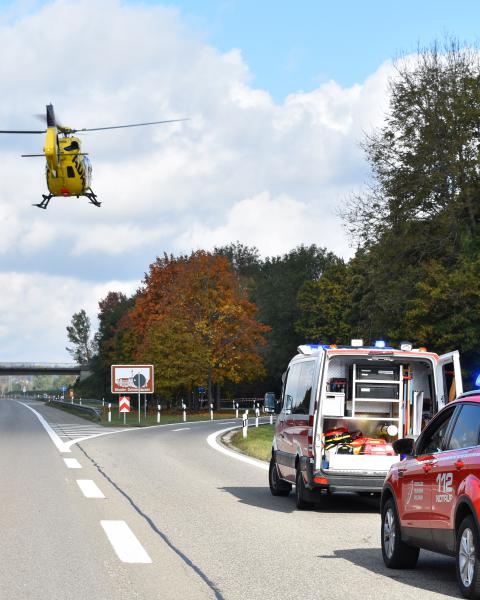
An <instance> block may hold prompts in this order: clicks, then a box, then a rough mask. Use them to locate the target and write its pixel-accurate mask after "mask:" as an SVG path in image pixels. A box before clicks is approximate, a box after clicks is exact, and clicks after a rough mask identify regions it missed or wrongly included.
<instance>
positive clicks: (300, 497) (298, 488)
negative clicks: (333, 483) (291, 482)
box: [295, 470, 313, 510]
mask: <svg viewBox="0 0 480 600" xmlns="http://www.w3.org/2000/svg"><path fill="white" fill-rule="evenodd" d="M306 495H307V493H306V489H305V482H304V480H303V474H302V472H301V471H300V470H297V476H296V478H295V500H296V504H297V508H298V509H299V510H308V509H309V508H312V506H313V502H310V501H309V500H307V499H306Z"/></svg>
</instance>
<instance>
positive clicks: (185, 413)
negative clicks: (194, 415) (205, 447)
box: [182, 403, 187, 423]
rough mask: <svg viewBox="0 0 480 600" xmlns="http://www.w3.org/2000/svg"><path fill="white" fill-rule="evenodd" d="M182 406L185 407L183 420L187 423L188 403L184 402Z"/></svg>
mask: <svg viewBox="0 0 480 600" xmlns="http://www.w3.org/2000/svg"><path fill="white" fill-rule="evenodd" d="M182 408H183V422H184V423H185V421H186V420H187V405H186V404H183V403H182Z"/></svg>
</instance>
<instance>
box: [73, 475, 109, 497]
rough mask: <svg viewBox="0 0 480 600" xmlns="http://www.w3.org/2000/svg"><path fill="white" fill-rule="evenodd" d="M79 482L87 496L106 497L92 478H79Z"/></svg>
mask: <svg viewBox="0 0 480 600" xmlns="http://www.w3.org/2000/svg"><path fill="white" fill-rule="evenodd" d="M77 483H78V487H79V488H80V489H81V490H82V492H83V495H84V496H85V497H86V498H105V496H104V495H103V494H102V492H101V491H100V489H99V488H98V486H97V484H96V483H95V482H94V481H92V480H91V479H77Z"/></svg>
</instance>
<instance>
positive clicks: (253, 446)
mask: <svg viewBox="0 0 480 600" xmlns="http://www.w3.org/2000/svg"><path fill="white" fill-rule="evenodd" d="M273 431H274V426H273V425H260V426H259V427H252V426H250V427H249V428H248V436H247V437H246V438H244V437H243V434H242V430H240V431H237V432H235V433H234V434H233V435H232V437H231V438H230V444H231V445H232V446H235V448H238V450H240V452H243V453H244V454H248V456H253V458H258V459H260V460H266V461H269V460H270V457H271V456H272V439H273Z"/></svg>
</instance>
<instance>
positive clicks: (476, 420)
mask: <svg viewBox="0 0 480 600" xmlns="http://www.w3.org/2000/svg"><path fill="white" fill-rule="evenodd" d="M479 433H480V404H464V405H463V406H462V409H461V411H460V414H459V416H458V418H457V420H456V422H455V425H454V427H453V430H452V435H451V436H450V440H449V442H448V448H447V450H458V449H460V448H471V447H472V446H478V443H479Z"/></svg>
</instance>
